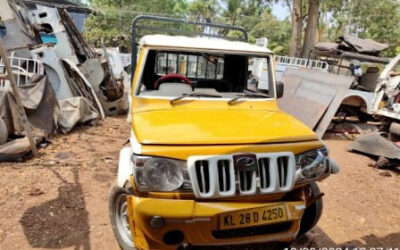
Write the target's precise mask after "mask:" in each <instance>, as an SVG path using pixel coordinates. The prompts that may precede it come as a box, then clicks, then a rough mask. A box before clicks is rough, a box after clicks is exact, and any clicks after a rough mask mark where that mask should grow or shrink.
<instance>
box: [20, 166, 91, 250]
mask: <svg viewBox="0 0 400 250" xmlns="http://www.w3.org/2000/svg"><path fill="white" fill-rule="evenodd" d="M49 170H51V171H52V172H53V173H54V174H55V175H56V176H57V178H59V179H60V180H61V181H62V184H61V186H60V187H59V188H58V197H57V198H56V199H54V200H50V201H47V202H45V203H43V204H41V205H38V206H35V207H31V208H29V209H27V210H26V211H25V212H24V214H23V215H22V217H21V219H20V223H21V225H22V227H23V230H24V234H25V237H26V238H27V240H28V242H29V244H30V245H31V246H32V247H40V248H65V247H74V248H75V249H81V248H82V249H85V250H86V249H90V242H89V222H88V212H87V211H86V205H85V200H84V198H83V193H82V186H81V185H80V183H79V173H78V167H74V168H73V169H72V171H73V175H74V183H69V182H67V181H66V180H65V179H64V178H63V177H62V176H60V174H59V173H58V172H56V171H55V170H54V169H52V168H49Z"/></svg>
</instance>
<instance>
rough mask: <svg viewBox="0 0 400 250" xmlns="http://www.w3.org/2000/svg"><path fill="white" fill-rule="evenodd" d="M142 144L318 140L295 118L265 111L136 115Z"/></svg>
mask: <svg viewBox="0 0 400 250" xmlns="http://www.w3.org/2000/svg"><path fill="white" fill-rule="evenodd" d="M132 121H133V122H132V128H133V132H134V134H135V136H136V139H137V141H138V142H139V143H141V144H157V145H212V144H252V143H276V142H296V141H310V140H316V139H318V137H317V136H316V134H315V133H314V132H313V131H312V130H311V129H309V128H308V127H306V126H305V125H304V124H303V123H301V122H299V121H298V120H296V119H295V118H294V117H292V116H290V115H288V114H286V113H283V112H281V111H265V110H195V109H194V110H176V109H175V110H155V111H147V112H138V113H134V114H133V117H132Z"/></svg>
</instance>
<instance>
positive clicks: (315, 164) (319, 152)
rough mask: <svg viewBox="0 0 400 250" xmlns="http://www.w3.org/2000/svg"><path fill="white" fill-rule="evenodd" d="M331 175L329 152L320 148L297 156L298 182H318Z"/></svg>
mask: <svg viewBox="0 0 400 250" xmlns="http://www.w3.org/2000/svg"><path fill="white" fill-rule="evenodd" d="M329 173H330V167H329V160H328V150H327V149H326V148H320V149H316V150H312V151H309V152H306V153H303V154H298V155H296V181H297V182H303V181H309V180H316V179H318V178H321V177H323V176H325V175H328V174H329Z"/></svg>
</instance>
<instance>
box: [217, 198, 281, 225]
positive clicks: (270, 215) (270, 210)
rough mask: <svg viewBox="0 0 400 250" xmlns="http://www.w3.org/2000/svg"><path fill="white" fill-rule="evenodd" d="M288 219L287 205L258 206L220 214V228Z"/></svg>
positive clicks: (271, 222) (270, 222) (264, 223)
mask: <svg viewBox="0 0 400 250" xmlns="http://www.w3.org/2000/svg"><path fill="white" fill-rule="evenodd" d="M281 221H287V214H286V207H285V205H283V204H281V205H274V206H268V207H258V208H251V209H246V210H239V211H234V212H228V213H223V214H220V215H219V229H220V230H224V229H233V228H240V227H251V226H258V225H266V224H273V223H277V222H281Z"/></svg>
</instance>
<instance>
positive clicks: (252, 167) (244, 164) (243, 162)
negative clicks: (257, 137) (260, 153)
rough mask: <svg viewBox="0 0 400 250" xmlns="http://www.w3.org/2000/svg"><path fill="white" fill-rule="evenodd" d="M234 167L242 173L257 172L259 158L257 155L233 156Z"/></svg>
mask: <svg viewBox="0 0 400 250" xmlns="http://www.w3.org/2000/svg"><path fill="white" fill-rule="evenodd" d="M233 162H234V166H235V168H236V169H237V170H240V171H256V168H257V158H256V156H255V155H251V154H246V155H234V156H233Z"/></svg>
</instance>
